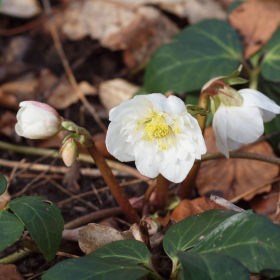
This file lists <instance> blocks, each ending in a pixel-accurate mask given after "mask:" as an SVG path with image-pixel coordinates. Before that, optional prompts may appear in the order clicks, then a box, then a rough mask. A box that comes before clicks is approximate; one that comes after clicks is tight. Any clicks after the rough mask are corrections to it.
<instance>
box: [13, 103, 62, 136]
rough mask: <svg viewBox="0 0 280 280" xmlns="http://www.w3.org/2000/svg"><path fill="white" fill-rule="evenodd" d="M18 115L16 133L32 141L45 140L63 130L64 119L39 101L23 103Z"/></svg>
mask: <svg viewBox="0 0 280 280" xmlns="http://www.w3.org/2000/svg"><path fill="white" fill-rule="evenodd" d="M19 106H20V107H21V108H20V109H19V111H18V113H17V120H18V122H17V124H16V127H15V129H16V133H17V134H18V135H20V136H24V137H26V138H30V139H44V138H48V137H50V136H53V135H55V134H56V133H58V132H59V131H60V130H61V129H62V126H61V122H62V117H60V116H59V114H58V113H57V111H56V110H55V109H54V108H52V107H51V106H49V105H47V104H44V103H41V102H37V101H23V102H21V103H20V104H19Z"/></svg>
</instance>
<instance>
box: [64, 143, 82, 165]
mask: <svg viewBox="0 0 280 280" xmlns="http://www.w3.org/2000/svg"><path fill="white" fill-rule="evenodd" d="M61 156H62V159H63V162H64V164H65V165H66V166H67V167H70V166H72V164H73V163H74V162H75V161H76V159H77V157H78V156H79V149H78V147H77V144H76V143H75V140H74V139H72V138H70V139H68V140H67V141H66V143H65V144H64V145H63V147H62V148H61Z"/></svg>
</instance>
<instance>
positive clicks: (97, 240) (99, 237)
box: [79, 223, 134, 254]
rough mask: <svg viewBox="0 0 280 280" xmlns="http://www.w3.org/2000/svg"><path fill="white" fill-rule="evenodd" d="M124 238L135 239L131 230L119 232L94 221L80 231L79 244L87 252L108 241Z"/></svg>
mask: <svg viewBox="0 0 280 280" xmlns="http://www.w3.org/2000/svg"><path fill="white" fill-rule="evenodd" d="M124 239H134V237H133V234H132V233H131V231H130V230H127V231H124V232H119V231H117V230H115V229H113V228H110V227H106V226H103V225H99V224H94V223H92V224H88V225H87V226H86V227H84V228H83V229H81V230H80V231H79V246H80V248H81V250H82V251H83V252H84V253H86V254H89V253H91V252H93V251H95V250H96V249H98V248H100V247H102V246H104V245H106V244H107V243H110V242H113V241H118V240H124Z"/></svg>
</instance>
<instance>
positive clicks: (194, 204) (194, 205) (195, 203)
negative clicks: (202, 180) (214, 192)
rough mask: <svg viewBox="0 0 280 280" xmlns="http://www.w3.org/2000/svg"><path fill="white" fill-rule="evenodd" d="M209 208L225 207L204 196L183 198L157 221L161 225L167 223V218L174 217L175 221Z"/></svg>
mask: <svg viewBox="0 0 280 280" xmlns="http://www.w3.org/2000/svg"><path fill="white" fill-rule="evenodd" d="M210 209H225V208H224V207H222V206H220V205H217V204H215V203H213V202H211V201H210V199H209V198H206V197H198V198H195V199H193V200H189V199H184V200H182V201H181V202H180V204H179V205H178V206H177V207H176V208H175V209H174V210H173V212H172V214H171V215H170V216H167V217H165V218H163V219H160V220H159V222H160V224H161V225H162V226H164V225H166V224H167V222H168V220H169V219H174V220H176V221H177V222H179V221H182V220H184V219H185V218H187V217H189V216H192V215H197V214H200V213H202V212H205V211H207V210H210Z"/></svg>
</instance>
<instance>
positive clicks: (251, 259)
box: [192, 210, 280, 275]
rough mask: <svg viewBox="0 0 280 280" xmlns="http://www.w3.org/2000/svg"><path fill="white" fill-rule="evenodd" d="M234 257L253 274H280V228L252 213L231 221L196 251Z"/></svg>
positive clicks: (203, 241)
mask: <svg viewBox="0 0 280 280" xmlns="http://www.w3.org/2000/svg"><path fill="white" fill-rule="evenodd" d="M192 252H195V253H201V254H203V253H215V254H216V255H221V256H224V255H226V256H230V257H232V258H235V259H237V260H238V261H239V262H240V263H242V264H243V265H244V266H245V267H246V268H247V269H248V270H249V271H250V272H251V273H256V274H262V275H268V274H269V273H271V272H273V271H274V272H277V271H280V265H279V259H280V228H279V226H277V225H275V224H273V223H272V222H271V221H270V220H269V219H268V218H266V217H263V216H260V215H257V214H254V213H253V212H252V211H251V210H250V211H245V212H242V213H238V214H236V215H233V216H231V217H229V218H228V219H227V220H225V221H224V222H222V223H221V224H220V225H219V226H217V227H216V229H214V230H213V231H212V232H211V233H209V234H208V235H207V236H206V237H205V238H204V239H203V240H202V241H200V242H199V244H198V245H197V246H196V247H194V248H193V249H192Z"/></svg>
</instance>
